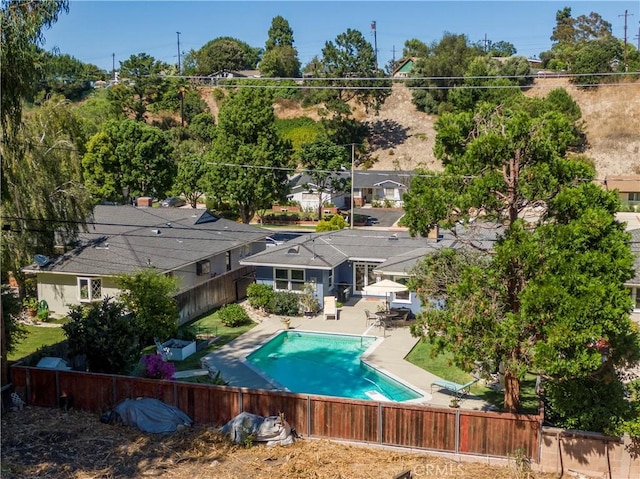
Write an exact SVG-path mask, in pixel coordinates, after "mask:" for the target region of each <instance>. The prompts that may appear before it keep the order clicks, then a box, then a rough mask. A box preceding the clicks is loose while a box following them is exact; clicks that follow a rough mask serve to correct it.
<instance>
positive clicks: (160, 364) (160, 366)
mask: <svg viewBox="0 0 640 479" xmlns="http://www.w3.org/2000/svg"><path fill="white" fill-rule="evenodd" d="M142 363H143V365H144V368H143V370H142V373H141V376H142V377H143V378H149V379H173V374H174V373H175V372H176V367H175V365H174V364H173V363H169V362H167V361H164V360H163V359H162V355H160V354H148V355H147V354H145V355H143V356H142Z"/></svg>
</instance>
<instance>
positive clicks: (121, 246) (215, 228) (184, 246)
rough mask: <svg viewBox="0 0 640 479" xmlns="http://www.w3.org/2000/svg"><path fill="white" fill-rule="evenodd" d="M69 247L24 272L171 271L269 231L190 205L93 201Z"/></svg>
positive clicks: (108, 273)
mask: <svg viewBox="0 0 640 479" xmlns="http://www.w3.org/2000/svg"><path fill="white" fill-rule="evenodd" d="M87 228H88V231H87V232H85V233H82V234H81V237H80V244H79V246H78V248H76V249H74V250H73V251H71V252H69V253H67V254H65V255H63V256H60V257H58V258H56V259H55V260H54V261H53V262H52V263H51V264H49V265H47V266H46V267H37V266H32V267H30V268H26V270H27V271H50V272H55V273H74V274H99V275H112V274H119V273H126V272H132V271H134V270H136V269H139V268H143V267H147V266H148V265H153V266H155V267H156V268H158V269H160V270H161V271H172V270H175V269H178V268H180V267H182V266H184V265H187V264H191V263H193V262H196V261H199V260H201V259H205V258H208V257H210V256H212V255H215V254H220V253H223V252H225V251H228V250H231V249H233V248H236V247H238V246H241V245H243V244H248V243H251V242H253V241H259V240H261V239H263V238H265V237H266V236H267V232H265V231H264V230H261V229H259V228H256V227H253V226H250V225H245V224H242V223H236V222H234V221H230V220H226V219H224V218H219V217H217V216H215V215H213V214H212V213H210V212H208V211H206V210H194V209H190V208H136V207H133V206H102V205H99V206H96V207H95V209H94V216H93V219H92V220H91V222H90V223H88V224H87Z"/></svg>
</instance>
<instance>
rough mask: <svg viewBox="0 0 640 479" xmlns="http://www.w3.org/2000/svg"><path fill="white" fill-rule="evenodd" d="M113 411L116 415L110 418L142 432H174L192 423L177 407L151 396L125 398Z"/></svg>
mask: <svg viewBox="0 0 640 479" xmlns="http://www.w3.org/2000/svg"><path fill="white" fill-rule="evenodd" d="M113 413H115V414H116V417H115V418H113V417H112V418H111V420H114V419H115V420H116V421H120V422H122V424H125V425H127V426H135V427H137V428H138V429H140V430H141V431H144V432H152V433H168V432H175V431H176V430H177V429H178V428H182V427H187V426H191V424H193V421H192V419H191V418H190V417H189V416H187V415H186V414H185V413H184V412H182V411H181V410H180V409H178V408H177V407H175V406H171V405H169V404H166V403H163V402H162V401H160V400H158V399H153V398H142V399H135V400H134V399H125V400H124V401H122V402H121V403H120V404H118V405H117V406H116V407H115V408H114V409H113Z"/></svg>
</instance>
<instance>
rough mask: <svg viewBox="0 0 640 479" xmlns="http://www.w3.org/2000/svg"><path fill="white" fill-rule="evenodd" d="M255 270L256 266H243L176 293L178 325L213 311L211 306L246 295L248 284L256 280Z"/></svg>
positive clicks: (229, 301) (230, 301)
mask: <svg viewBox="0 0 640 479" xmlns="http://www.w3.org/2000/svg"><path fill="white" fill-rule="evenodd" d="M254 272H255V267H253V266H243V267H241V268H238V269H234V270H233V271H229V272H228V273H225V274H221V275H220V276H216V277H214V278H211V279H210V280H209V281H207V282H206V283H203V284H200V285H198V286H195V287H193V288H190V289H188V290H186V291H182V292H180V293H178V294H176V295H175V296H174V298H175V300H176V302H177V303H178V310H179V311H180V319H179V320H178V325H182V324H184V323H187V322H189V321H191V320H192V319H195V318H196V317H198V316H200V315H201V314H204V313H206V312H208V311H211V308H215V307H218V306H222V305H224V304H228V303H234V302H236V301H238V300H239V299H242V298H244V297H246V295H247V286H249V285H250V284H251V283H253V281H254V279H253V273H254Z"/></svg>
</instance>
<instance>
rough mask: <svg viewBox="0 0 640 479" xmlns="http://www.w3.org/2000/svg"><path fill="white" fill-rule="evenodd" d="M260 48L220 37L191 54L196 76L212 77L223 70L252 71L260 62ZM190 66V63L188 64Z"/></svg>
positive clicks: (234, 39)
mask: <svg viewBox="0 0 640 479" xmlns="http://www.w3.org/2000/svg"><path fill="white" fill-rule="evenodd" d="M260 54H261V49H260V48H254V47H251V46H250V45H248V44H247V43H245V42H243V41H240V40H238V39H236V38H231V37H218V38H215V39H213V40H211V41H210V42H207V43H206V44H205V45H204V46H203V47H202V48H200V50H198V51H195V52H193V53H192V54H190V56H191V57H193V60H190V62H191V63H192V64H193V66H192V68H193V72H191V71H188V70H185V72H187V71H188V72H189V73H193V74H195V75H211V74H213V73H216V72H219V71H223V70H251V69H254V68H255V67H256V65H257V64H258V62H259V61H260ZM187 66H189V63H188V64H187Z"/></svg>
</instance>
